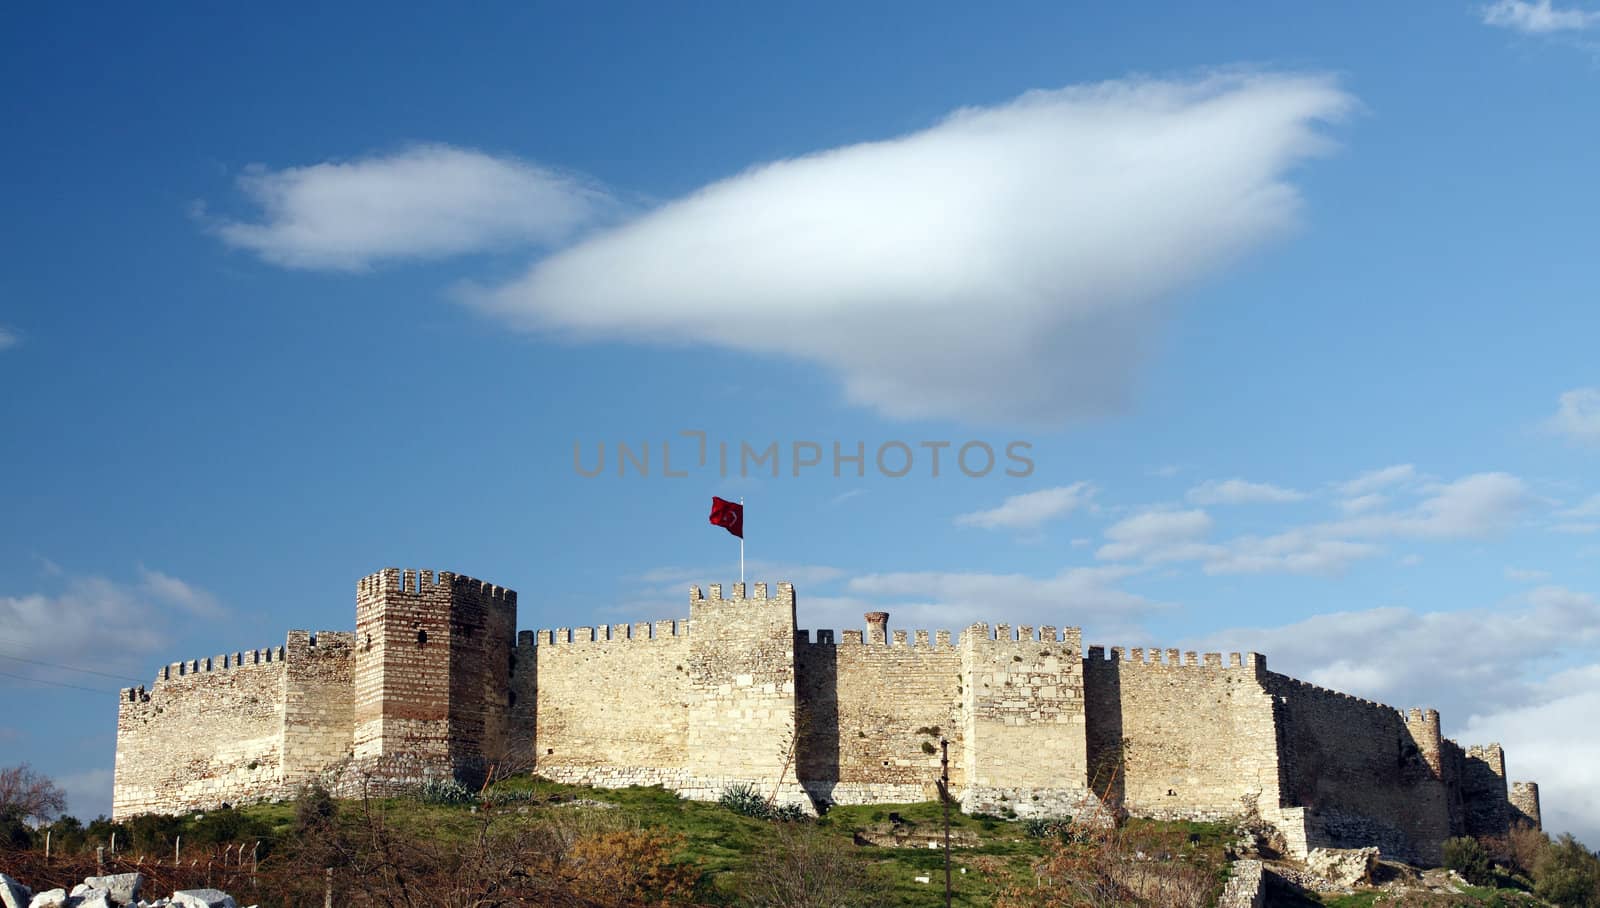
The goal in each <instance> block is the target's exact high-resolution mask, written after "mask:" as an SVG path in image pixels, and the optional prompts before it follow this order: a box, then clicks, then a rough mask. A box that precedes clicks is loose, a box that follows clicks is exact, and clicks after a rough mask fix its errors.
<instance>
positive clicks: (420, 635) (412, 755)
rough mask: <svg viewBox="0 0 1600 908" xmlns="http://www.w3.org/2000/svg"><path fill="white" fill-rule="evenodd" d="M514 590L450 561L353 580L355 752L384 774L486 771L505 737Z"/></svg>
mask: <svg viewBox="0 0 1600 908" xmlns="http://www.w3.org/2000/svg"><path fill="white" fill-rule="evenodd" d="M516 626H517V594H516V593H515V592H514V591H512V590H508V589H505V588H504V587H498V586H495V585H493V584H490V583H484V582H483V581H481V580H475V579H473V578H471V577H466V576H463V575H460V574H455V573H452V572H449V571H440V572H439V573H438V575H437V576H435V575H434V572H433V571H416V570H405V571H402V570H400V569H399V568H385V569H384V570H382V571H379V572H378V573H376V574H372V575H370V576H367V577H363V578H362V579H361V580H360V581H359V582H358V583H357V585H356V634H355V637H356V640H355V649H356V654H355V672H354V682H355V709H354V719H355V751H354V754H355V762H356V766H357V768H358V769H359V770H360V771H362V772H363V773H365V774H366V775H367V776H368V777H370V778H372V779H374V780H375V781H378V782H380V783H396V784H406V783H414V782H416V781H419V780H421V779H426V778H437V777H444V776H454V777H457V778H460V779H462V780H463V781H467V782H472V781H474V780H476V779H479V778H481V776H482V773H483V770H484V768H485V761H486V758H487V759H493V758H495V757H497V756H498V755H499V754H500V753H501V752H503V751H504V749H505V747H506V744H507V742H506V734H507V722H508V719H509V716H508V709H509V701H510V691H511V686H510V677H509V675H510V666H511V658H512V652H513V650H514V648H515V647H516Z"/></svg>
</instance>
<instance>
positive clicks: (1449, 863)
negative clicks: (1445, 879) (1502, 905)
mask: <svg viewBox="0 0 1600 908" xmlns="http://www.w3.org/2000/svg"><path fill="white" fill-rule="evenodd" d="M1444 865H1445V866H1446V867H1448V868H1450V869H1451V870H1454V871H1455V872H1456V873H1459V874H1461V876H1462V878H1463V879H1465V880H1466V881H1467V882H1469V883H1471V884H1472V885H1474V886H1491V885H1493V884H1494V864H1493V862H1491V861H1490V860H1489V852H1488V850H1487V849H1485V848H1484V847H1483V845H1482V843H1480V842H1479V841H1478V840H1477V839H1472V838H1467V837H1465V836H1462V837H1460V838H1454V839H1445V840H1444Z"/></svg>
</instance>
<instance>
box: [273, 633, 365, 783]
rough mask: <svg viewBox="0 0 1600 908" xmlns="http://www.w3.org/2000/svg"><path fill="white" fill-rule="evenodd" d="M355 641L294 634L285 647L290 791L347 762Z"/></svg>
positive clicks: (284, 776)
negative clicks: (340, 763) (337, 764)
mask: <svg viewBox="0 0 1600 908" xmlns="http://www.w3.org/2000/svg"><path fill="white" fill-rule="evenodd" d="M355 642H356V635H355V634H353V633H350V632H348V631H342V632H339V631H321V632H318V633H316V634H312V633H309V632H307V631H290V632H289V638H288V641H287V642H286V643H285V645H284V654H285V661H284V676H283V773H282V781H283V783H284V785H286V786H288V787H290V788H296V787H298V786H301V785H304V784H306V783H308V782H313V781H317V780H319V779H321V777H322V775H323V773H324V772H325V771H327V769H328V768H329V767H330V766H332V765H334V764H336V763H338V762H340V761H342V760H344V759H346V758H348V757H349V756H350V752H351V745H352V740H353V734H354V731H355V712H354V710H355V688H354V685H353V681H352V679H353V677H354V673H355Z"/></svg>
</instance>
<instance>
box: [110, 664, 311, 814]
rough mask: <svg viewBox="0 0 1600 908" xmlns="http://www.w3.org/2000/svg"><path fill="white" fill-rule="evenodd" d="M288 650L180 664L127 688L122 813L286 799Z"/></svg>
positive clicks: (120, 738)
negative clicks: (143, 683)
mask: <svg viewBox="0 0 1600 908" xmlns="http://www.w3.org/2000/svg"><path fill="white" fill-rule="evenodd" d="M284 674H285V662H284V649H283V647H277V648H275V649H261V650H251V651H249V652H236V653H228V654H224V655H219V656H213V657H211V658H209V659H195V660H191V661H188V662H175V663H173V664H171V665H168V666H166V667H164V668H162V669H161V671H160V672H159V673H158V674H157V676H156V680H155V683H154V684H153V685H152V686H151V687H150V688H149V690H146V689H144V688H142V687H137V688H128V689H125V690H123V691H122V696H121V703H120V705H119V707H118V710H117V755H116V764H115V770H114V783H113V792H112V808H111V810H112V816H113V817H115V818H118V819H120V818H123V817H129V816H134V815H137V814H141V813H175V812H179V811H183V810H190V809H205V808H210V807H215V806H217V805H219V804H222V803H224V802H227V803H234V802H243V801H252V800H260V799H262V798H267V797H272V796H274V795H276V794H277V793H278V792H279V790H280V788H281V783H282V777H283V705H284V699H283V684H284Z"/></svg>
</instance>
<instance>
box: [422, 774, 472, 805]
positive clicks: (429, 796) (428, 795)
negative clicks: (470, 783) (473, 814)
mask: <svg viewBox="0 0 1600 908" xmlns="http://www.w3.org/2000/svg"><path fill="white" fill-rule="evenodd" d="M422 800H423V801H424V802H426V803H428V804H472V803H474V802H476V801H477V800H478V796H477V795H476V794H475V793H473V791H472V789H470V788H468V787H467V786H465V785H462V784H461V783H460V782H457V781H456V780H455V779H429V780H428V781H426V782H424V783H423V784H422Z"/></svg>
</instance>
